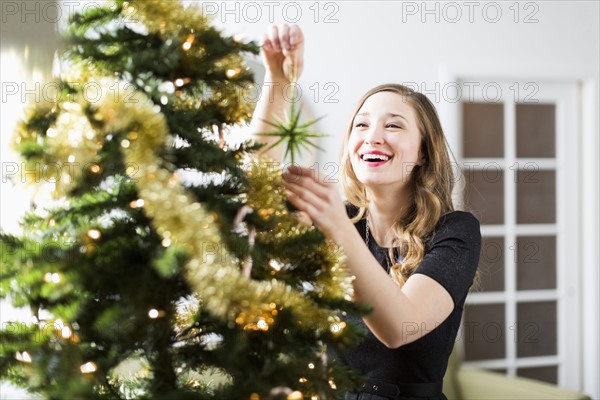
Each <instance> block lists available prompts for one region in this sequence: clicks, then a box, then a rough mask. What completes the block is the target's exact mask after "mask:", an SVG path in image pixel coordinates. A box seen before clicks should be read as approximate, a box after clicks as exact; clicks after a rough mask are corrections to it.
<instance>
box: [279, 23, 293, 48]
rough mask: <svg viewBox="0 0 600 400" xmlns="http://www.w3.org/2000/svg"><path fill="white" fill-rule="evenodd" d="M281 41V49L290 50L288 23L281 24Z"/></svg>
mask: <svg viewBox="0 0 600 400" xmlns="http://www.w3.org/2000/svg"><path fill="white" fill-rule="evenodd" d="M279 43H280V45H281V50H285V51H289V50H290V47H291V45H290V27H289V26H288V25H287V24H281V25H280V26H279Z"/></svg>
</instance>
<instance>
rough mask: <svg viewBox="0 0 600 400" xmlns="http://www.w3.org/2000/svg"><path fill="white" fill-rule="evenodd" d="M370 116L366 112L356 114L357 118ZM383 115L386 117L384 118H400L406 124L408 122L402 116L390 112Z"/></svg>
mask: <svg viewBox="0 0 600 400" xmlns="http://www.w3.org/2000/svg"><path fill="white" fill-rule="evenodd" d="M370 115H371V113H369V112H368V111H365V112H361V113H359V114H356V116H357V117H368V116H370ZM385 115H386V117H399V118H402V119H403V120H405V121H406V122H408V120H407V119H406V117H405V116H403V115H401V114H395V113H392V112H388V113H386V114H385Z"/></svg>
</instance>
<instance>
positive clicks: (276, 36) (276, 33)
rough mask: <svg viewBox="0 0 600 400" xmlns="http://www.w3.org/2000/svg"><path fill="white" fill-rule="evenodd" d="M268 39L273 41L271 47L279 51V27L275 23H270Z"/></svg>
mask: <svg viewBox="0 0 600 400" xmlns="http://www.w3.org/2000/svg"><path fill="white" fill-rule="evenodd" d="M269 39H271V42H272V43H273V49H274V50H275V51H281V42H280V41H279V28H278V27H277V25H271V32H270V35H269Z"/></svg>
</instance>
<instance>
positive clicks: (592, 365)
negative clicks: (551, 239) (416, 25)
mask: <svg viewBox="0 0 600 400" xmlns="http://www.w3.org/2000/svg"><path fill="white" fill-rule="evenodd" d="M475 77H476V78H477V79H478V80H480V81H503V82H507V81H514V82H523V81H525V82H527V81H531V82H548V83H552V82H557V83H558V82H570V83H576V84H577V87H578V94H579V104H578V113H579V115H578V120H579V124H578V125H579V133H578V135H577V137H578V140H577V143H576V146H577V150H578V154H579V160H578V164H577V170H578V172H579V174H578V176H579V180H578V198H579V201H578V203H579V205H580V207H578V211H579V212H578V213H577V214H576V218H577V224H578V226H579V229H578V232H577V236H578V238H579V240H578V246H575V250H577V251H578V252H579V257H578V258H579V271H578V275H579V282H578V287H579V290H580V292H579V297H578V300H579V301H578V303H579V310H578V313H577V317H578V318H577V319H578V320H579V337H578V338H577V340H575V342H578V346H577V348H576V349H574V350H575V351H578V353H579V357H578V359H579V363H578V364H579V365H574V366H569V367H572V368H573V370H575V371H578V372H579V373H578V374H576V375H578V378H573V376H575V375H574V374H572V373H571V378H570V379H566V380H565V387H566V388H568V389H572V390H577V391H583V392H585V393H587V394H588V395H590V396H591V397H592V398H600V382H598V380H597V374H598V371H600V344H599V342H598V337H600V316H599V314H600V295H599V293H600V252H599V250H598V248H597V246H598V245H597V244H598V243H599V242H600V229H599V223H598V222H599V216H600V213H599V204H600V199H599V191H600V164H599V158H600V157H599V152H598V149H599V145H600V140H599V126H600V122H599V116H598V112H597V110H598V107H599V104H600V97H599V92H598V84H599V82H598V80H597V79H596V78H594V77H590V76H581V75H576V74H566V73H562V74H556V73H549V72H546V71H535V72H527V71H525V70H524V71H523V73H522V74H515V73H512V74H511V73H507V72H506V69H505V68H500V67H495V68H486V69H485V71H484V70H482V69H481V68H478V67H474V66H467V65H462V66H455V65H448V64H441V65H439V68H438V78H439V85H437V87H439V88H441V90H442V96H440V98H441V101H440V102H439V103H438V104H436V107H437V109H438V113H439V116H440V120H441V122H442V126H443V127H444V131H445V133H446V137H447V140H448V144H449V145H450V148H451V149H452V151H453V152H454V153H455V155H456V157H457V160H460V159H462V154H461V153H462V148H461V146H460V145H461V140H460V133H461V114H462V112H461V107H460V106H461V101H454V100H453V98H452V97H450V95H448V96H449V97H450V100H449V101H444V96H443V95H444V94H445V93H444V88H450V89H451V87H452V85H456V83H457V82H460V81H461V80H462V79H465V78H475ZM532 77H534V78H532ZM557 139H558V137H557ZM557 151H559V149H557ZM557 201H558V198H557ZM558 204H560V203H558ZM558 204H557V205H558ZM560 212H561V211H559V210H557V214H559V213H560ZM557 273H558V274H559V275H558V276H560V272H559V271H557ZM559 324H560V322H559ZM557 329H559V330H560V329H562V328H561V327H560V325H559V326H558V327H557ZM558 345H559V346H560V343H559V344H558ZM567 350H568V351H571V349H567ZM571 372H572V371H571ZM559 378H560V377H559Z"/></svg>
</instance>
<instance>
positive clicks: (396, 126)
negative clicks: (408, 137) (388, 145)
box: [387, 124, 402, 129]
mask: <svg viewBox="0 0 600 400" xmlns="http://www.w3.org/2000/svg"><path fill="white" fill-rule="evenodd" d="M387 127H388V128H394V129H402V126H400V125H398V124H387Z"/></svg>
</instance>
